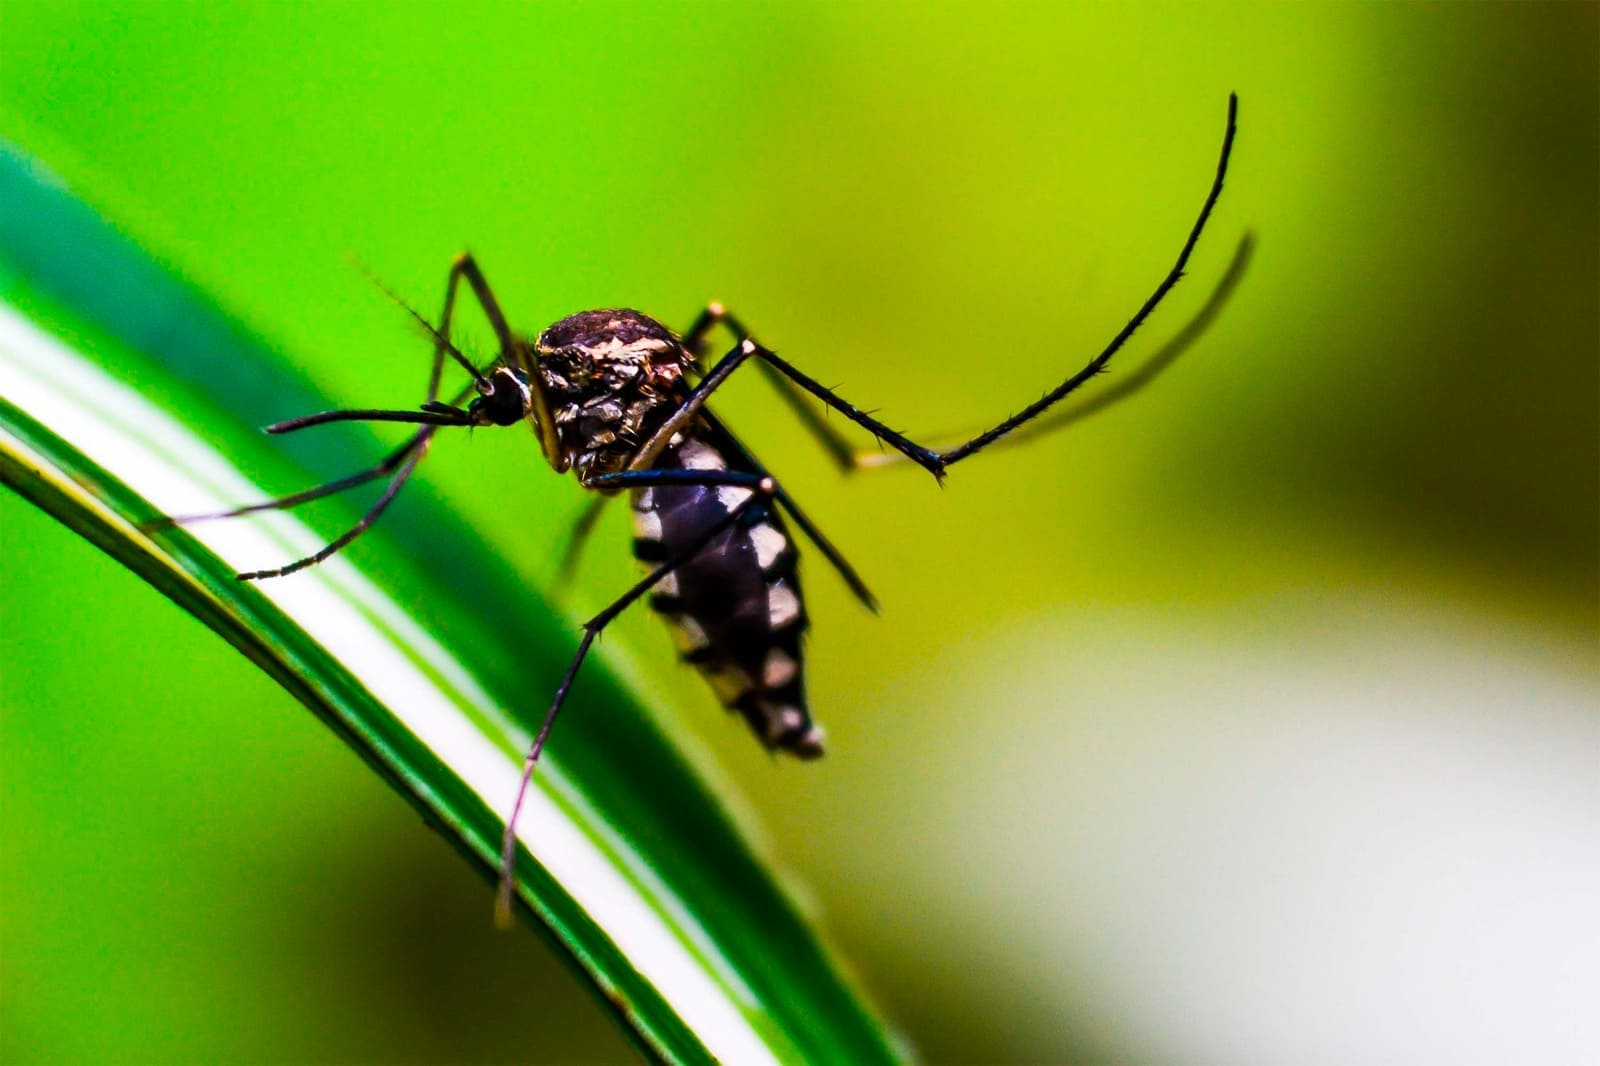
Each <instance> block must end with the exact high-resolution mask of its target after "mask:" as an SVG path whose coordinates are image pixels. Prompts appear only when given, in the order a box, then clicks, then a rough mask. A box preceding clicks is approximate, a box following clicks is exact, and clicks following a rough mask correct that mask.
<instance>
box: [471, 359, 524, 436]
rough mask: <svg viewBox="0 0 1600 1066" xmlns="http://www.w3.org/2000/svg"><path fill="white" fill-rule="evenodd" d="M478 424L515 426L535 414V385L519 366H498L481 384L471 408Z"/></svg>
mask: <svg viewBox="0 0 1600 1066" xmlns="http://www.w3.org/2000/svg"><path fill="white" fill-rule="evenodd" d="M467 413H468V414H470V415H471V416H472V418H473V420H474V421H475V422H476V423H477V424H478V425H484V426H512V425H516V424H517V423H518V422H521V421H522V420H523V419H525V418H527V417H528V416H529V415H531V414H532V413H533V387H532V386H531V385H529V384H528V378H527V375H525V374H524V373H523V372H522V371H520V370H518V369H516V368H515V367H509V366H501V367H496V368H495V369H494V371H493V372H492V373H490V374H489V376H488V377H487V378H484V379H483V383H482V384H481V385H479V386H478V396H477V398H476V399H474V400H473V401H472V403H471V404H470V405H468V407H467Z"/></svg>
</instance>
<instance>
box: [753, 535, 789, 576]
mask: <svg viewBox="0 0 1600 1066" xmlns="http://www.w3.org/2000/svg"><path fill="white" fill-rule="evenodd" d="M750 540H751V541H752V542H754V544H755V546H756V563H757V565H759V566H760V567H761V569H763V570H765V569H767V568H768V567H770V566H771V565H772V564H773V563H774V562H776V561H777V559H778V556H780V555H782V554H783V549H784V548H785V547H787V546H788V544H789V540H788V538H787V537H785V536H784V535H783V534H782V533H779V532H778V531H777V530H776V529H774V528H773V527H772V526H769V525H766V524H765V523H763V524H762V525H759V526H756V527H755V528H754V529H752V530H751V531H750Z"/></svg>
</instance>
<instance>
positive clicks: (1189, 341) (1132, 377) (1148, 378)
mask: <svg viewBox="0 0 1600 1066" xmlns="http://www.w3.org/2000/svg"><path fill="white" fill-rule="evenodd" d="M1254 253H1255V235H1254V234H1252V233H1246V234H1245V235H1244V236H1243V237H1241V238H1240V239H1239V244H1238V247H1236V248H1235V249H1234V253H1233V259H1232V260H1231V261H1230V262H1229V263H1228V269H1227V270H1226V271H1224V272H1223V275H1222V277H1221V279H1220V280H1218V282H1217V284H1216V286H1215V287H1214V288H1213V289H1212V290H1211V295H1210V296H1209V297H1207V298H1206V302H1205V304H1204V306H1202V307H1201V308H1200V310H1199V311H1197V312H1195V315H1194V317H1193V318H1191V319H1190V320H1189V321H1188V322H1187V323H1186V324H1185V325H1184V327H1183V328H1182V329H1180V330H1179V331H1178V332H1177V333H1175V334H1173V336H1172V337H1171V339H1169V340H1168V341H1167V343H1166V344H1164V345H1162V346H1161V347H1160V349H1158V350H1157V351H1156V352H1155V353H1154V354H1153V355H1151V356H1150V357H1149V358H1148V359H1146V360H1145V361H1144V362H1143V363H1141V364H1140V365H1139V366H1138V367H1137V368H1136V369H1135V370H1134V371H1133V372H1132V373H1130V374H1128V375H1127V376H1126V377H1123V378H1120V379H1118V381H1117V383H1116V384H1114V385H1111V386H1108V387H1107V388H1105V389H1102V390H1100V391H1099V392H1097V393H1095V394H1094V395H1093V396H1086V397H1084V398H1083V400H1082V402H1080V403H1069V404H1066V405H1064V406H1063V407H1062V409H1060V410H1058V411H1056V412H1054V413H1052V414H1051V415H1050V416H1049V417H1047V418H1040V419H1039V420H1038V421H1036V422H1033V423H1030V424H1029V425H1027V426H1026V427H1023V428H1021V429H1019V430H1017V431H1016V432H1014V433H1012V434H1011V435H1010V436H1009V437H1007V438H1006V439H1005V440H1004V441H1003V442H1001V443H999V444H998V445H997V447H1001V448H1009V447H1012V446H1014V445H1018V444H1024V443H1026V442H1028V441H1032V440H1037V439H1038V438H1040V437H1043V436H1046V435H1047V434H1050V433H1054V432H1055V431H1057V430H1059V429H1065V428H1066V427H1067V426H1070V425H1073V424H1074V423H1077V422H1081V421H1083V420H1084V419H1086V418H1088V417H1089V416H1090V415H1094V414H1098V413H1100V412H1101V411H1104V410H1105V409H1106V408H1108V407H1110V406H1112V405H1113V404H1116V403H1118V402H1120V401H1122V400H1126V399H1127V398H1128V397H1130V396H1132V395H1134V394H1135V393H1138V392H1139V391H1141V390H1142V389H1144V388H1145V386H1147V385H1149V384H1150V383H1151V382H1152V381H1154V380H1155V379H1156V378H1157V377H1159V376H1160V375H1161V373H1162V372H1163V371H1165V370H1166V369H1167V368H1168V367H1170V366H1172V364H1174V363H1176V362H1177V361H1178V358H1179V357H1180V356H1182V355H1183V354H1185V353H1186V352H1187V351H1188V350H1189V349H1190V348H1192V347H1194V345H1195V344H1196V343H1197V342H1198V341H1199V340H1200V338H1201V337H1202V336H1204V335H1205V332H1206V330H1208V329H1210V328H1211V324H1212V323H1213V322H1215V321H1216V319H1217V316H1218V315H1220V314H1221V313H1222V309H1223V307H1225V306H1226V305H1227V303H1228V300H1229V299H1230V298H1232V296H1233V292H1234V290H1235V289H1237V288H1238V287H1239V282H1240V281H1241V280H1243V278H1244V274H1245V271H1246V270H1247V269H1249V266H1250V260H1251V258H1252V256H1253V255H1254ZM785 384H786V385H787V384H788V382H787V380H785ZM790 388H793V386H790ZM971 435H972V433H971V431H968V432H967V433H963V434H961V435H959V436H958V435H956V434H954V433H950V434H945V435H943V438H942V439H943V440H946V441H948V442H949V443H948V444H944V445H937V444H936V445H934V450H935V451H945V450H949V449H952V448H954V447H955V446H956V444H957V443H958V442H960V441H962V440H966V439H967V438H968V437H969V436H971ZM851 458H852V460H853V462H854V467H855V469H860V470H864V469H877V468H880V467H885V466H894V465H896V464H899V463H903V462H905V461H906V459H905V456H903V455H901V454H900V453H899V452H857V453H855V455H853V456H852V457H851Z"/></svg>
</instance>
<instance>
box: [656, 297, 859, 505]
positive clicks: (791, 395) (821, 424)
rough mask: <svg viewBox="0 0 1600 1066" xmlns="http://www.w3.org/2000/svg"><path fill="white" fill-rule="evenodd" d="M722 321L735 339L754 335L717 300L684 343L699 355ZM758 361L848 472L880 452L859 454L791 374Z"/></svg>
mask: <svg viewBox="0 0 1600 1066" xmlns="http://www.w3.org/2000/svg"><path fill="white" fill-rule="evenodd" d="M718 325H721V326H723V327H725V328H726V329H727V330H728V332H729V333H731V334H733V338H734V340H737V341H741V342H742V341H746V340H749V339H750V331H749V330H748V329H746V328H745V327H744V323H742V322H741V321H739V319H737V318H735V317H734V316H733V315H732V314H731V313H730V312H729V311H728V309H727V308H726V307H723V306H722V304H720V303H715V302H713V303H709V304H707V305H706V306H705V309H704V310H702V311H701V312H700V314H699V315H697V316H696V317H695V320H694V323H693V324H692V325H690V326H689V330H688V332H686V333H685V334H684V335H683V346H684V347H685V348H688V349H689V352H690V353H691V354H692V355H694V356H695V357H696V358H697V359H698V358H699V356H700V355H701V353H702V352H703V351H704V350H705V344H706V337H707V336H708V335H709V334H710V332H711V330H712V329H713V328H715V327H716V326H718ZM756 365H757V366H759V367H760V368H761V374H762V376H763V377H765V378H766V379H767V381H769V382H770V383H772V385H773V386H774V387H776V388H777V390H778V396H779V398H781V399H782V400H783V402H784V404H785V405H786V406H787V407H788V408H789V410H790V411H792V412H793V413H794V416H795V417H796V418H798V419H799V420H800V424H801V425H803V426H805V427H806V429H808V430H810V431H811V435H812V436H813V437H815V438H816V440H817V443H818V444H819V445H821V446H822V450H823V451H825V452H827V453H828V458H830V459H832V460H833V463H834V465H835V466H837V467H838V468H839V469H840V470H842V471H844V472H845V473H849V472H851V471H852V470H857V469H859V468H861V467H862V466H864V465H867V464H866V463H864V462H863V461H862V460H863V458H864V457H867V458H870V457H872V456H875V455H877V454H878V453H876V452H867V453H865V456H863V455H862V454H858V453H857V452H856V450H855V448H854V447H853V446H852V445H851V444H850V442H849V441H848V440H846V439H845V436H844V434H842V433H840V432H839V431H838V430H837V429H835V428H834V427H833V426H832V425H831V424H830V423H829V422H828V421H827V419H826V418H824V417H823V415H822V414H821V413H820V412H818V411H817V409H816V407H814V406H813V405H812V404H811V402H810V401H808V400H807V399H806V398H805V396H804V395H803V394H802V393H801V392H800V390H799V389H798V388H797V387H796V386H795V385H794V384H793V383H791V382H790V381H789V379H788V378H786V377H784V376H783V375H782V374H780V373H778V372H777V371H776V370H774V369H773V368H772V367H770V366H768V365H767V364H766V363H765V362H758V363H757V364H756Z"/></svg>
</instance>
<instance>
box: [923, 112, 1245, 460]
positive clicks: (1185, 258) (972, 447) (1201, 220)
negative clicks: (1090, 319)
mask: <svg viewBox="0 0 1600 1066" xmlns="http://www.w3.org/2000/svg"><path fill="white" fill-rule="evenodd" d="M1238 119H1239V98H1238V96H1236V95H1234V94H1232V93H1229V94H1228V126H1227V130H1226V131H1225V132H1224V133H1223V136H1222V153H1221V155H1220V157H1219V158H1218V159H1217V175H1216V177H1215V178H1214V179H1212V182H1211V191H1210V192H1209V193H1207V194H1206V199H1205V203H1204V204H1202V205H1201V207H1200V216H1199V217H1198V218H1196V219H1195V222H1194V226H1193V228H1191V229H1190V230H1189V237H1188V239H1187V240H1185V241H1184V242H1183V249H1182V250H1181V251H1179V252H1178V259H1177V262H1175V263H1173V264H1172V269H1171V270H1169V271H1167V276H1166V277H1164V278H1162V279H1161V283H1160V284H1159V285H1157V286H1156V288H1155V291H1154V292H1152V293H1151V294H1150V297H1149V299H1147V300H1145V302H1144V305H1143V306H1141V307H1140V308H1139V310H1138V311H1137V312H1135V313H1134V316H1133V317H1132V318H1131V319H1129V320H1128V324H1127V325H1125V326H1123V327H1122V329H1121V331H1120V332H1118V333H1117V335H1116V336H1115V337H1113V338H1111V343H1110V344H1107V345H1106V346H1105V348H1104V349H1102V350H1101V352H1100V354H1099V355H1097V356H1095V357H1094V358H1093V359H1091V360H1089V362H1088V363H1087V364H1086V365H1085V366H1084V368H1083V369H1082V370H1080V371H1078V372H1077V373H1076V374H1073V375H1072V376H1071V377H1069V378H1068V379H1067V380H1066V381H1063V382H1062V383H1061V384H1060V385H1057V386H1056V387H1055V388H1053V389H1051V390H1050V391H1049V392H1047V393H1045V394H1044V395H1043V396H1041V397H1040V398H1039V399H1037V400H1035V401H1034V402H1033V403H1031V404H1029V405H1028V406H1027V407H1024V408H1023V409H1022V410H1021V411H1019V412H1017V413H1016V414H1014V415H1012V416H1011V417H1010V418H1008V419H1006V420H1005V421H1004V422H1001V423H1000V424H999V425H997V426H995V427H993V428H992V429H988V430H985V431H984V432H982V433H980V434H978V435H977V436H976V437H973V438H972V439H971V440H969V441H967V442H966V443H965V444H961V445H958V446H956V447H954V448H951V449H950V450H949V451H947V452H943V453H941V454H940V456H939V460H940V464H941V466H946V467H948V466H952V465H954V464H956V463H959V462H960V461H961V460H963V459H965V458H966V457H967V456H969V455H972V454H973V453H975V452H977V451H978V450H979V449H981V448H984V447H986V446H987V445H990V444H993V443H994V442H995V441H997V440H999V439H1000V438H1001V437H1003V436H1005V435H1006V434H1007V433H1010V432H1011V431H1012V430H1014V429H1016V428H1017V427H1018V426H1021V425H1023V424H1025V423H1027V422H1031V421H1032V420H1033V419H1035V418H1037V417H1038V416H1039V415H1041V414H1043V413H1044V412H1045V411H1046V410H1047V409H1048V408H1050V407H1052V406H1054V405H1055V404H1056V403H1058V402H1060V401H1061V400H1062V399H1064V398H1065V397H1067V396H1069V395H1071V394H1072V393H1073V392H1075V391H1077V389H1078V388H1079V387H1080V386H1082V385H1083V383H1084V382H1086V381H1088V380H1089V379H1090V378H1092V377H1094V376H1095V375H1096V374H1098V373H1100V372H1101V371H1102V370H1104V369H1105V365H1106V363H1108V362H1110V361H1111V357H1112V356H1113V355H1116V354H1117V352H1118V351H1119V350H1121V348H1122V346H1123V345H1124V344H1126V343H1127V342H1128V338H1129V337H1131V336H1133V333H1134V331H1135V330H1137V329H1138V328H1139V327H1140V326H1141V325H1143V324H1144V320H1145V319H1147V318H1149V317H1150V312H1152V311H1154V310H1155V309H1156V305H1158V304H1159V303H1161V301H1162V300H1163V299H1164V298H1165V297H1166V295H1167V293H1168V292H1170V291H1172V287H1173V286H1174V285H1176V284H1178V280H1179V279H1180V278H1182V277H1183V268H1184V267H1186V266H1188V265H1189V255H1190V253H1192V252H1193V251H1194V246H1195V244H1196V243H1198V242H1199V240H1200V234H1201V233H1202V232H1203V231H1204V230H1205V228H1206V222H1207V220H1209V219H1210V218H1211V209H1212V208H1213V207H1215V206H1216V204H1217V197H1219V196H1221V195H1222V181H1223V178H1224V177H1226V176H1227V173H1228V157H1229V156H1230V155H1232V154H1233V138H1234V134H1235V132H1236V131H1237V130H1238Z"/></svg>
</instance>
